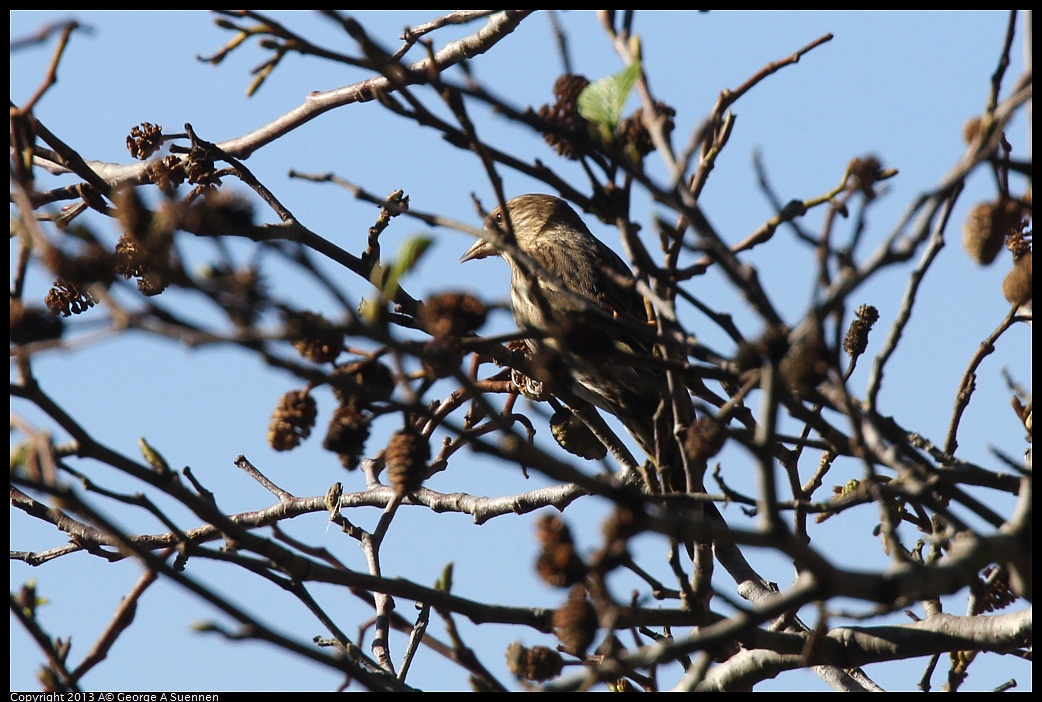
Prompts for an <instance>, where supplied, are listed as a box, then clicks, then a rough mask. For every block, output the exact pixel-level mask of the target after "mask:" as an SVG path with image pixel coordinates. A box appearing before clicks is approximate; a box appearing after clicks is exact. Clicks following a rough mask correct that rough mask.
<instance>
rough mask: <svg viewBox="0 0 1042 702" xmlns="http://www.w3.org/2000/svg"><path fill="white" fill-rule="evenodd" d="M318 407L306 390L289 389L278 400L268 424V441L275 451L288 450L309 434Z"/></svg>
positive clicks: (313, 424)
mask: <svg viewBox="0 0 1042 702" xmlns="http://www.w3.org/2000/svg"><path fill="white" fill-rule="evenodd" d="M317 414H318V407H317V405H316V403H315V398H313V397H311V395H310V394H308V392H307V391H306V390H291V391H289V392H287V393H286V394H284V395H283V396H282V398H281V399H280V400H279V404H278V406H277V407H276V408H275V412H274V413H273V414H272V416H271V424H269V425H268V443H269V444H270V445H271V447H272V448H273V449H275V450H276V451H289V450H290V449H294V448H296V447H297V446H299V445H300V442H301V441H302V440H304V439H306V438H308V437H309V436H311V429H312V428H313V427H314V426H315V416H316V415H317Z"/></svg>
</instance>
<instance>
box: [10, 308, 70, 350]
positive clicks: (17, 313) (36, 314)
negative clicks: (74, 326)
mask: <svg viewBox="0 0 1042 702" xmlns="http://www.w3.org/2000/svg"><path fill="white" fill-rule="evenodd" d="M64 326H65V323H64V322H62V320H61V317H58V316H57V315H56V314H54V313H52V312H49V311H48V310H45V309H42V308H39V307H26V306H25V305H24V304H23V303H22V301H21V300H16V299H14V298H12V299H11V343H12V344H28V343H30V342H33V341H46V340H48V339H58V338H61V335H62V330H63V329H64Z"/></svg>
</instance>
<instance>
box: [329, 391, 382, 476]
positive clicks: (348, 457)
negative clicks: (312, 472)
mask: <svg viewBox="0 0 1042 702" xmlns="http://www.w3.org/2000/svg"><path fill="white" fill-rule="evenodd" d="M371 421H372V420H371V418H370V416H369V415H368V414H366V413H365V412H362V411H361V410H359V409H358V408H356V407H352V406H351V405H341V406H340V407H338V408H337V409H336V410H335V411H334V412H333V417H332V419H330V420H329V428H328V429H327V430H326V438H325V439H323V441H322V448H324V449H325V450H327V451H332V452H333V453H336V454H339V455H340V462H341V463H343V465H344V468H347V469H348V470H354V469H355V468H357V467H358V459H359V457H360V456H361V455H362V451H363V449H364V448H365V440H366V439H368V438H369V424H370V422H371Z"/></svg>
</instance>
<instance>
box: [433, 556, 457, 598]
mask: <svg viewBox="0 0 1042 702" xmlns="http://www.w3.org/2000/svg"><path fill="white" fill-rule="evenodd" d="M454 566H455V564H454V563H452V562H451V561H449V563H447V564H446V565H445V567H444V568H443V569H442V571H441V576H440V577H439V578H438V579H437V580H436V581H435V583H434V589H435V590H440V591H441V592H452V571H453V568H454Z"/></svg>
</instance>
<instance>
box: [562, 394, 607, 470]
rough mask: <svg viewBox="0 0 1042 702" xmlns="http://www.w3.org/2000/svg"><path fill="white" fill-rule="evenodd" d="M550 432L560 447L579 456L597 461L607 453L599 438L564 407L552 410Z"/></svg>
mask: <svg viewBox="0 0 1042 702" xmlns="http://www.w3.org/2000/svg"><path fill="white" fill-rule="evenodd" d="M550 433H551V434H553V436H554V439H555V440H556V441H557V443H558V444H560V446H561V448H563V449H564V450H565V451H567V452H568V453H571V454H573V455H575V456H578V457H579V458H585V459H586V460H588V461H599V460H601V459H602V458H604V457H605V456H606V455H607V454H608V449H606V448H605V447H604V444H602V443H601V441H600V439H598V438H597V437H596V436H595V435H594V433H593V432H592V431H590V428H589V427H588V426H586V425H585V424H583V422H582V420H581V419H579V418H578V417H576V416H575V415H574V414H572V413H571V412H570V411H569V410H568V409H567V408H566V407H562V408H561V409H559V410H557V411H556V412H554V416H552V417H551V418H550Z"/></svg>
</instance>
